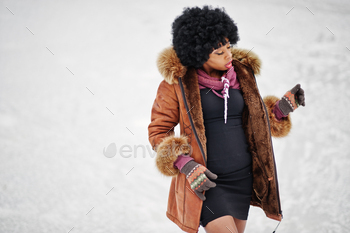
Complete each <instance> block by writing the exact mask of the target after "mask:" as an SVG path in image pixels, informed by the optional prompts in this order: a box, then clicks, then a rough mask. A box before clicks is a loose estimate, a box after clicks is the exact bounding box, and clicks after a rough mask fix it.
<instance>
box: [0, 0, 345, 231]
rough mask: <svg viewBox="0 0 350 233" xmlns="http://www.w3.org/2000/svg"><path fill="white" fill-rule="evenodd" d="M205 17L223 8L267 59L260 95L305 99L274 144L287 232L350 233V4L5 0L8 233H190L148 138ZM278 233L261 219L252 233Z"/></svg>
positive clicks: (0, 142) (2, 226) (4, 217)
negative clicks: (166, 68)
mask: <svg viewBox="0 0 350 233" xmlns="http://www.w3.org/2000/svg"><path fill="white" fill-rule="evenodd" d="M203 4H212V5H214V6H220V7H225V8H226V11H227V12H228V13H229V14H230V15H231V16H232V18H233V19H234V20H235V21H236V22H237V25H238V28H239V31H240V37H241V41H239V43H238V46H239V47H243V48H247V49H252V51H254V52H255V53H257V54H258V55H259V56H260V58H261V59H262V61H263V67H262V74H261V75H260V76H259V77H258V83H259V86H260V91H261V94H262V95H268V94H275V95H277V96H282V95H283V94H284V93H285V91H287V90H288V89H290V88H292V87H293V86H294V85H295V84H296V83H301V85H302V87H303V88H304V89H305V92H306V107H305V108H300V109H298V110H297V111H296V112H295V113H292V117H293V118H292V120H293V125H294V128H293V130H292V132H291V134H290V135H289V136H288V137H287V138H284V139H277V140H274V146H275V154H276V160H277V165H278V175H279V182H280V192H281V199H282V209H283V211H284V220H283V221H282V224H281V225H280V227H279V229H278V231H277V232H286V233H295V232H299V233H309V232H327V233H331V232H337V233H339V232H342V233H343V232H344V233H345V232H350V202H349V200H350V185H349V180H350V169H349V167H350V152H349V149H348V145H349V142H350V123H349V121H348V120H347V117H346V115H347V114H348V112H349V108H350V102H349V99H350V90H349V88H350V77H349V76H350V69H349V65H350V24H349V22H350V2H349V1H346V0H343V1H340V0H336V1H335V0H328V1H280V0H268V1H263V2H262V1H257V0H255V1H253V0H251V1H232V0H230V1H228V0H216V1H212V2H210V1H199V0H186V1H185V0H177V1H161V0H155V1H151V0H150V1H141V0H134V1H107V0H102V1H92V0H85V1H82V0H79V1H69V0H66V1H44V0H41V1H14V0H1V1H0V159H1V160H0V232H6V233H7V232H16V233H17V232H21V233H22V232H63V233H67V232H70V233H76V232H104V233H105V232H180V230H179V228H178V227H177V226H176V225H175V224H173V223H172V222H171V221H170V220H168V219H167V218H166V216H165V211H166V203H167V197H168V188H169V184H170V179H169V178H167V177H163V176H162V175H161V174H160V173H159V172H158V171H157V170H156V168H155V165H154V153H152V151H151V148H150V146H149V143H148V139H147V138H148V137H147V126H148V124H149V121H150V110H151V106H152V103H153V100H154V98H155V94H156V90H157V87H158V84H159V82H160V81H161V80H162V77H161V76H160V74H159V73H158V71H157V68H156V64H155V60H156V57H157V55H158V53H159V52H160V51H161V50H162V49H163V48H165V47H166V46H169V45H170V44H171V34H170V30H171V23H172V21H173V20H174V18H175V17H176V16H177V15H179V14H180V13H181V11H182V8H183V7H185V6H194V5H203ZM109 145H111V146H110V147H109V149H107V147H108V146H109ZM114 145H115V146H116V148H114V149H116V155H115V156H111V153H112V155H114V154H113V146H114ZM104 149H105V151H106V154H107V156H105V155H104V154H103V150H104ZM276 225H277V222H276V221H273V220H269V219H268V218H266V217H265V215H264V213H263V212H262V211H261V210H260V209H258V208H251V212H250V215H249V220H248V224H247V229H246V232H272V231H273V229H274V228H275V226H276ZM200 232H204V229H203V228H201V229H200Z"/></svg>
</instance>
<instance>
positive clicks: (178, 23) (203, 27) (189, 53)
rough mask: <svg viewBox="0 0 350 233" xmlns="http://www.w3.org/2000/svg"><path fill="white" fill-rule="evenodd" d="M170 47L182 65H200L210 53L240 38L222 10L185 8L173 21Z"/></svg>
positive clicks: (206, 7) (232, 23)
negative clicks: (171, 45) (172, 47)
mask: <svg viewBox="0 0 350 233" xmlns="http://www.w3.org/2000/svg"><path fill="white" fill-rule="evenodd" d="M172 34H173V46H174V50H175V52H176V54H177V56H178V57H179V59H180V61H181V63H182V65H184V66H187V67H194V68H200V67H202V65H203V64H204V63H205V62H206V61H207V60H208V59H209V54H210V53H211V52H212V51H213V50H215V49H218V48H219V47H221V46H222V45H225V44H226V43H227V39H228V40H229V42H230V44H236V43H237V41H238V40H239V36H238V29H237V26H236V24H235V23H234V21H233V20H232V19H231V18H230V17H229V16H228V15H227V14H226V12H225V9H224V8H222V9H220V8H215V9H213V8H212V7H210V6H204V7H203V8H202V9H201V8H199V7H193V8H185V9H184V10H183V12H182V15H180V16H178V17H177V18H176V19H175V20H174V22H173V24H172Z"/></svg>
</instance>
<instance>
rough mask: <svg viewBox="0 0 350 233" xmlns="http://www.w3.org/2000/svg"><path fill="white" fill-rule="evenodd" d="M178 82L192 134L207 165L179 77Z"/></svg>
mask: <svg viewBox="0 0 350 233" xmlns="http://www.w3.org/2000/svg"><path fill="white" fill-rule="evenodd" d="M179 84H180V89H181V94H182V98H183V100H184V102H185V108H186V111H187V115H188V118H189V119H190V123H191V127H192V130H193V133H194V136H195V138H196V141H197V144H198V146H199V149H200V151H201V153H202V157H203V160H204V163H205V166H207V161H206V159H205V156H204V150H203V146H202V143H201V142H200V141H199V138H198V135H197V131H196V128H195V127H194V124H193V120H192V117H191V113H190V110H189V108H188V104H187V100H186V96H185V91H184V87H183V85H182V79H181V77H179Z"/></svg>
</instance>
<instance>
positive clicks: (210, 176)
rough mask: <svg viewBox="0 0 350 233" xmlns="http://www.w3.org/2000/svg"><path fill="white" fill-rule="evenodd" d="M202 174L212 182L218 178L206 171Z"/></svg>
mask: <svg viewBox="0 0 350 233" xmlns="http://www.w3.org/2000/svg"><path fill="white" fill-rule="evenodd" d="M204 174H206V175H207V177H208V178H210V179H213V180H215V179H216V178H218V176H217V175H215V174H214V173H212V172H211V171H209V170H208V169H207V170H205V172H204Z"/></svg>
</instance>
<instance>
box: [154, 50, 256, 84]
mask: <svg viewBox="0 0 350 233" xmlns="http://www.w3.org/2000/svg"><path fill="white" fill-rule="evenodd" d="M231 52H232V56H233V59H234V60H237V61H239V62H240V63H241V64H243V65H245V66H248V67H249V68H251V69H252V70H253V72H254V74H256V75H258V74H260V66H261V60H260V59H259V57H258V56H257V55H256V54H255V53H254V52H252V51H249V50H247V49H240V48H231ZM157 66H158V70H159V72H160V73H161V74H162V75H163V77H164V80H165V81H166V82H167V83H169V84H174V83H176V84H177V83H178V78H179V77H183V76H184V75H185V74H186V72H187V67H185V66H183V65H182V64H181V62H180V59H179V58H178V57H177V55H176V53H175V50H174V49H173V47H168V48H166V49H164V50H163V51H162V52H161V53H160V54H159V56H158V59H157Z"/></svg>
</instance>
